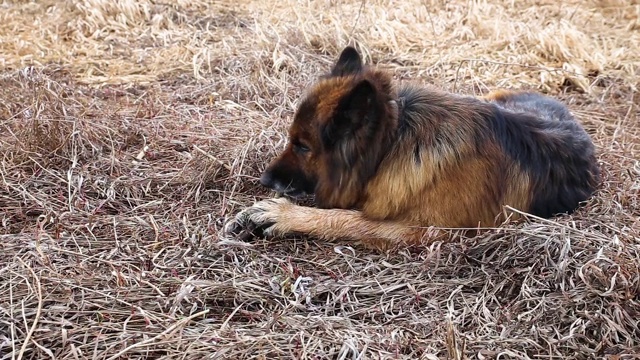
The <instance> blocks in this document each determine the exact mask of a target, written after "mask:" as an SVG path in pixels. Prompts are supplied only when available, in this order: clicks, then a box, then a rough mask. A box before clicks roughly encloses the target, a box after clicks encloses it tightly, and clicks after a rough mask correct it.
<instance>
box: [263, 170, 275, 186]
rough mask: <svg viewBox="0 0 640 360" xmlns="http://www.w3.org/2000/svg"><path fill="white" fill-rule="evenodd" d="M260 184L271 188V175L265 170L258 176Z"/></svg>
mask: <svg viewBox="0 0 640 360" xmlns="http://www.w3.org/2000/svg"><path fill="white" fill-rule="evenodd" d="M260 185H262V186H264V187H266V188H269V189H272V188H273V176H271V173H269V172H268V171H265V172H264V173H263V174H262V176H260Z"/></svg>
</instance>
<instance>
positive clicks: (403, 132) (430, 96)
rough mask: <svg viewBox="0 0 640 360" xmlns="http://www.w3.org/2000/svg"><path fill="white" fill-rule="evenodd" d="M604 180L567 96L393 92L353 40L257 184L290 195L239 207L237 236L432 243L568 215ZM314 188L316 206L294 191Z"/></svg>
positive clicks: (311, 93)
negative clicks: (301, 201)
mask: <svg viewBox="0 0 640 360" xmlns="http://www.w3.org/2000/svg"><path fill="white" fill-rule="evenodd" d="M599 181H600V172H599V168H598V165H597V163H596V157H595V149H594V145H593V143H592V141H591V139H590V137H589V135H588V134H587V133H586V132H585V130H584V129H583V127H582V126H581V125H580V124H579V123H578V122H577V121H576V120H575V119H574V117H573V115H572V114H571V113H570V112H569V110H568V109H567V108H566V107H565V106H564V105H563V104H561V103H560V102H558V101H556V100H554V99H551V98H549V97H545V96H543V95H541V94H537V93H534V92H512V91H505V90H500V91H495V92H492V93H489V94H488V95H486V96H484V97H482V98H474V97H469V96H459V95H454V94H449V93H445V92H442V91H439V90H436V89H433V88H430V87H428V88H427V87H419V86H416V85H402V86H400V87H396V86H394V85H393V84H392V78H391V76H390V75H389V74H388V73H385V72H384V71H382V70H380V69H376V68H374V67H371V66H367V65H365V64H363V61H362V59H361V57H360V54H359V53H358V52H357V51H356V50H355V49H354V48H353V47H346V48H345V49H344V50H343V51H342V53H341V55H340V57H339V59H338V60H337V62H336V63H335V65H334V67H333V69H332V70H331V72H330V73H329V74H327V75H324V76H322V77H321V78H320V79H319V80H318V82H317V83H316V84H315V85H313V86H312V87H311V89H310V90H308V93H307V94H306V96H305V97H304V98H303V99H302V101H301V102H300V104H299V107H298V109H297V111H296V113H295V117H294V120H293V124H292V125H291V127H290V129H289V142H288V145H287V147H286V149H285V150H284V152H283V153H282V154H280V155H279V156H278V157H277V158H276V159H275V160H273V162H271V164H269V166H268V167H267V169H266V170H265V171H264V173H263V174H262V176H261V178H260V183H261V184H262V185H263V186H265V187H267V188H271V189H273V190H275V191H276V192H278V193H281V194H284V195H285V197H280V198H275V199H268V200H263V201H260V202H257V203H255V204H254V205H253V206H251V207H249V208H247V209H245V210H243V211H241V212H240V213H239V214H238V215H237V216H236V217H235V219H234V221H233V222H231V223H229V224H228V225H227V227H226V231H227V233H230V234H233V235H238V234H240V233H241V232H244V233H245V236H246V232H247V231H248V229H249V230H252V229H261V230H262V234H263V235H264V236H265V237H274V236H284V235H292V234H301V235H309V236H312V237H316V238H321V239H327V240H329V239H331V240H337V239H345V240H346V239H351V240H355V241H360V242H362V243H364V244H365V245H369V246H372V247H375V248H381V249H384V248H388V247H389V246H392V245H394V244H407V245H409V244H425V243H428V242H429V241H433V240H434V239H436V238H439V237H440V236H441V235H443V232H441V231H439V230H434V229H437V228H467V229H474V228H478V227H486V226H491V227H493V226H499V225H500V223H502V222H504V221H505V220H509V219H517V218H518V217H519V214H518V213H517V212H516V213H515V214H511V215H509V216H508V215H507V214H506V211H505V210H504V206H505V205H508V206H510V207H512V208H515V209H517V210H519V211H521V212H524V213H529V214H532V215H536V216H538V217H543V218H549V217H551V216H554V215H557V214H562V213H571V212H573V211H574V210H575V209H576V208H577V207H578V206H580V203H581V202H583V201H585V200H587V199H589V198H590V197H591V196H592V194H593V193H594V192H595V190H596V187H597V186H598V184H599ZM305 194H308V195H314V196H315V203H316V207H307V206H301V205H296V204H294V203H292V202H290V201H289V200H288V199H287V198H294V199H295V198H297V197H299V196H301V195H305Z"/></svg>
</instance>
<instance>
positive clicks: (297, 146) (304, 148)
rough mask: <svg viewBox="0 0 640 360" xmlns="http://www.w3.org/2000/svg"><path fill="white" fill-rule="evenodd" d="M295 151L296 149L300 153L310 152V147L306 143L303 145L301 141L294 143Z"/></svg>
mask: <svg viewBox="0 0 640 360" xmlns="http://www.w3.org/2000/svg"><path fill="white" fill-rule="evenodd" d="M293 151H295V152H296V153H298V154H305V153H307V152H309V148H308V147H307V146H305V145H302V144H300V143H295V144H293Z"/></svg>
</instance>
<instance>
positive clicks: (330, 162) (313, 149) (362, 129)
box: [260, 47, 397, 208]
mask: <svg viewBox="0 0 640 360" xmlns="http://www.w3.org/2000/svg"><path fill="white" fill-rule="evenodd" d="M392 96H393V94H392V88H391V78H390V77H389V76H388V75H386V74H384V73H382V72H380V71H377V70H373V69H370V68H368V67H366V66H365V65H364V64H363V62H362V59H361V57H360V54H359V53H358V52H357V51H356V50H355V49H354V48H353V47H347V48H345V49H344V50H343V51H342V53H341V55H340V57H339V59H338V61H337V62H336V63H335V65H334V66H333V68H332V70H331V72H330V73H329V74H328V75H326V76H323V77H322V78H321V79H320V80H319V81H318V82H317V83H316V84H315V85H314V86H312V87H311V89H310V90H309V91H308V93H307V95H306V96H305V97H304V98H303V99H302V101H301V102H300V104H299V106H298V109H297V110H296V112H295V116H294V120H293V124H292V125H291V127H290V128H289V143H288V144H287V147H286V149H285V150H284V152H283V153H282V154H280V155H279V156H278V157H277V158H276V159H274V160H273V161H272V162H271V164H269V166H268V167H267V169H266V170H265V172H264V173H263V174H262V177H261V178H260V183H261V184H262V185H264V186H266V187H268V188H271V189H273V190H275V191H277V192H279V193H283V194H285V195H287V196H290V197H297V196H300V195H304V194H314V195H315V196H316V203H317V204H318V206H320V207H342V208H346V207H351V206H354V205H355V202H357V201H358V199H357V198H359V197H360V195H361V193H362V191H363V188H364V182H366V180H368V179H369V178H370V177H371V175H373V173H374V172H375V168H376V167H377V165H378V163H379V162H380V160H381V151H382V148H383V147H384V146H385V143H386V140H385V138H386V137H388V131H387V130H388V129H387V128H389V127H390V126H395V123H394V124H388V123H390V122H391V123H393V122H394V121H395V122H396V123H397V120H395V119H397V110H396V111H395V112H394V111H393V109H395V105H394V104H392V103H391V101H390V100H392V99H393V98H392ZM385 132H386V134H385Z"/></svg>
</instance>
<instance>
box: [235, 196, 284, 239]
mask: <svg viewBox="0 0 640 360" xmlns="http://www.w3.org/2000/svg"><path fill="white" fill-rule="evenodd" d="M288 206H291V203H290V202H289V201H288V200H287V199H286V198H278V199H268V200H262V201H259V202H257V203H255V204H253V206H251V207H248V208H246V209H244V210H242V211H240V212H239V213H238V214H237V215H236V217H235V219H234V220H233V221H231V222H229V223H228V224H227V225H226V226H225V233H226V234H228V235H230V236H233V237H239V238H241V239H242V240H243V241H247V240H250V239H251V238H254V237H265V238H271V237H275V236H279V235H284V233H283V232H282V231H281V229H280V228H279V227H278V223H279V222H280V221H281V220H282V216H283V214H284V211H285V209H286V208H287V207H288Z"/></svg>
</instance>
